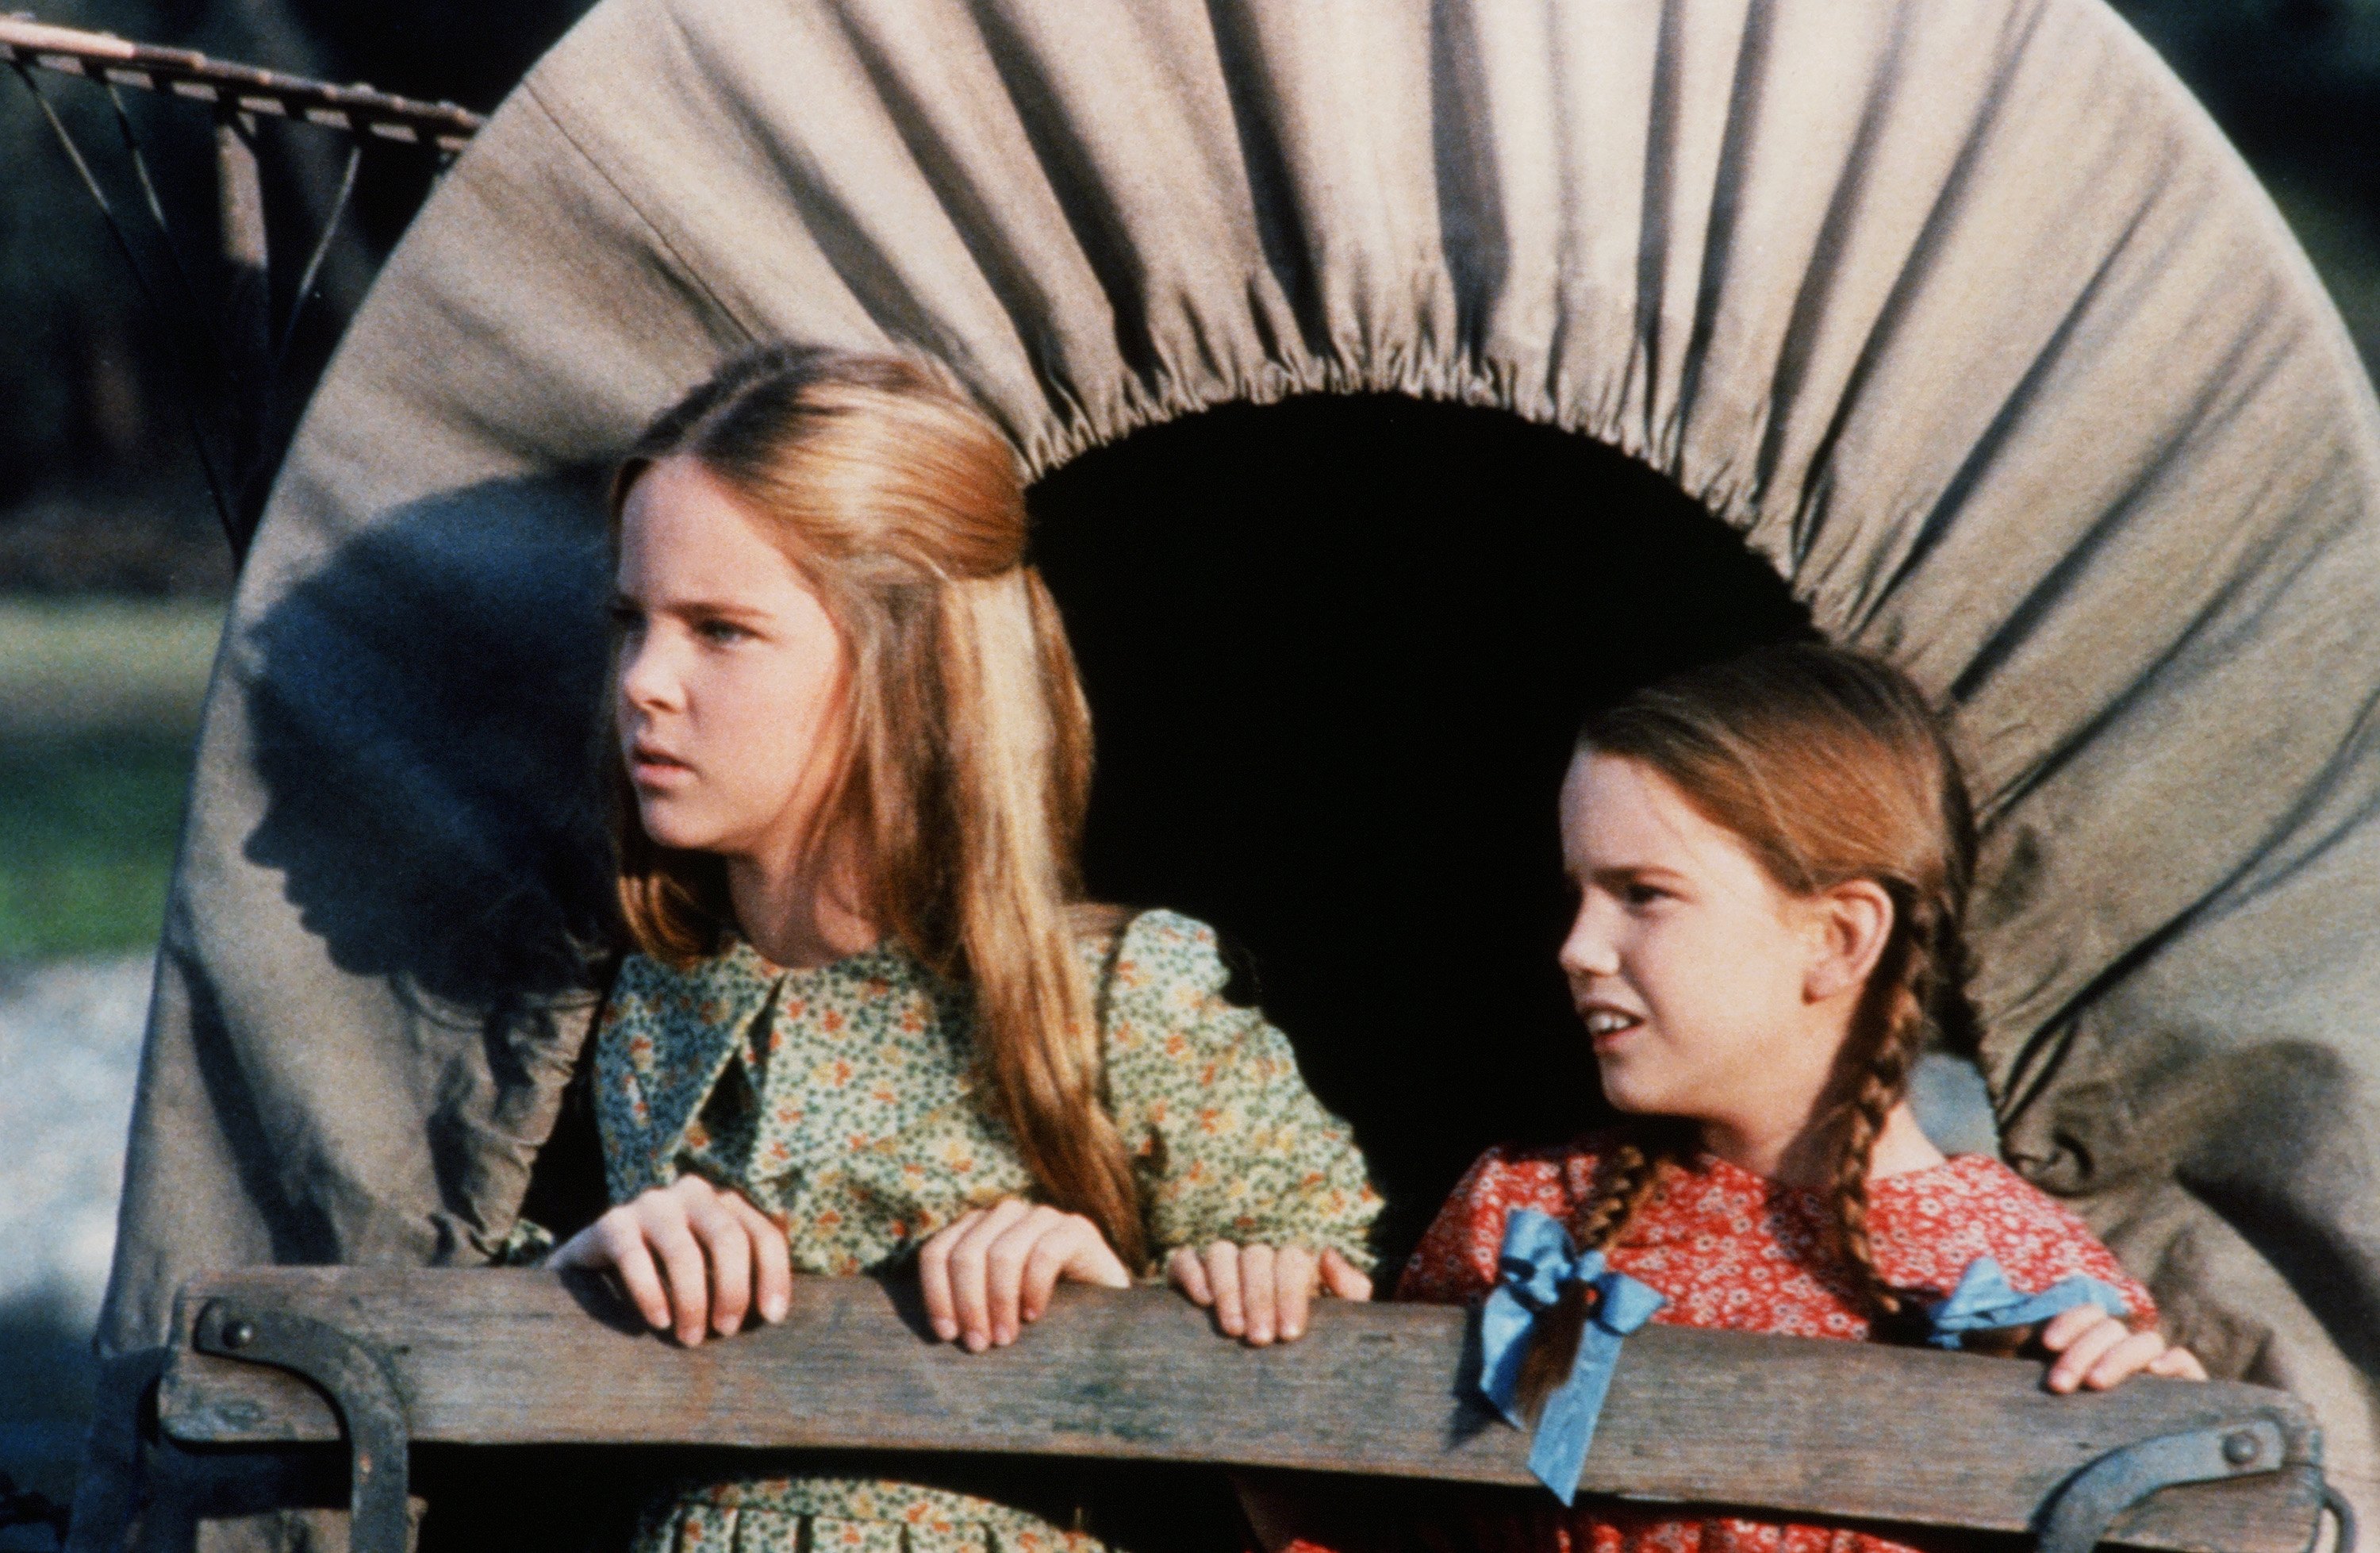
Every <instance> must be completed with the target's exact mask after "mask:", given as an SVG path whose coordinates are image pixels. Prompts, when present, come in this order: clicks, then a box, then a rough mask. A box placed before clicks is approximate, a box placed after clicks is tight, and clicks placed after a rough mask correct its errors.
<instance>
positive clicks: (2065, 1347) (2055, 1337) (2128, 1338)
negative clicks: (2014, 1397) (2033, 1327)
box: [2041, 1305, 2206, 1392]
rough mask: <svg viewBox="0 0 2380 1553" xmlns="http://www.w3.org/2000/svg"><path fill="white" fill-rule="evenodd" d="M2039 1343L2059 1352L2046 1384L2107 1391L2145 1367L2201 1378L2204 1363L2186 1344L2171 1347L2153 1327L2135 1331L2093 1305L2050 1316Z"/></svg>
mask: <svg viewBox="0 0 2380 1553" xmlns="http://www.w3.org/2000/svg"><path fill="white" fill-rule="evenodd" d="M2041 1346H2042V1347H2044V1348H2046V1349H2047V1350H2049V1351H2050V1352H2052V1353H2055V1354H2057V1355H2058V1363H2055V1364H2052V1365H2050V1366H2049V1381H2048V1385H2049V1388H2050V1389H2051V1390H2052V1391H2058V1392H2065V1391H2071V1390H2073V1389H2074V1388H2076V1387H2078V1386H2087V1387H2089V1388H2091V1389H2092V1390H2094V1391H2105V1390H2106V1389H2107V1388H2109V1387H2111V1386H2116V1385H2119V1384H2121V1383H2122V1382H2124V1381H2126V1380H2128V1379H2130V1378H2131V1377H2132V1376H2135V1375H2138V1374H2140V1373H2141V1372H2142V1371H2143V1370H2145V1371H2147V1372H2148V1373H2149V1374H2151V1375H2154V1376H2167V1377H2168V1378H2169V1379H2173V1380H2204V1379H2205V1378H2206V1366H2205V1365H2204V1364H2202V1363H2199V1362H2198V1355H2196V1354H2194V1353H2192V1352H2191V1351H2190V1350H2188V1349H2186V1348H2175V1347H2173V1346H2171V1345H2170V1344H2168V1342H2167V1341H2166V1340H2165V1339H2164V1338H2163V1337H2161V1336H2159V1335H2158V1334H2157V1333H2155V1332H2135V1331H2133V1330H2132V1329H2131V1327H2127V1326H2125V1325H2124V1324H2123V1323H2122V1322H2120V1321H2119V1320H2117V1319H2116V1318H2115V1317H2114V1316H2112V1315H2108V1314H2107V1312H2106V1311H2103V1310H2101V1309H2100V1308H2099V1307H2098V1306H2096V1305H2077V1306H2075V1307H2074V1308H2073V1309H2072V1310H2066V1311H2060V1312H2058V1314H2057V1315H2054V1316H2052V1317H2050V1318H2049V1325H2047V1326H2046V1327H2043V1328H2042V1329H2041Z"/></svg>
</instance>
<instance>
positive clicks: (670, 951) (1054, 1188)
mask: <svg viewBox="0 0 2380 1553" xmlns="http://www.w3.org/2000/svg"><path fill="white" fill-rule="evenodd" d="M678 457H685V458H691V459H694V460H696V461H697V462H698V463H699V464H700V465H701V466H702V468H703V469H704V471H706V472H708V473H709V474H710V476H711V478H713V479H714V480H716V481H718V482H719V483H721V484H722V485H724V486H725V487H726V488H727V489H728V490H729V491H730V492H732V493H733V494H734V495H735V496H736V497H737V498H738V499H739V500H740V501H741V502H742V504H743V505H744V506H745V507H747V509H748V510H749V511H750V512H751V513H752V514H754V515H755V516H757V517H758V518H759V519H760V520H762V521H763V522H764V523H766V524H767V525H769V527H770V528H771V531H772V532H773V533H774V534H775V535H776V536H777V537H778V539H779V541H780V543H781V544H783V549H784V551H785V554H786V555H787V556H788V557H789V558H791V559H792V561H793V562H794V564H795V566H796V567H797V568H799V569H800V570H801V571H802V573H803V575H804V577H805V579H806V580H807V581H808V582H809V583H810V585H811V586H812V587H813V588H814V589H815V590H816V591H817V593H818V595H819V598H820V602H821V604H823V605H824V606H825V608H826V611H827V613H828V615H829V616H830V618H832V620H833V621H834V623H835V626H836V628H837V629H838V630H839V631H840V632H841V634H842V636H843V639H844V644H845V647H846V649H847V650H848V652H849V654H850V670H849V676H848V679H847V682H846V685H845V688H844V699H843V705H842V708H841V717H842V723H843V727H842V730H841V731H842V744H843V748H844V751H845V752H847V753H846V758H845V759H844V764H843V769H842V771H841V772H840V774H839V775H838V777H837V779H836V781H835V782H834V784H833V786H832V789H831V791H830V792H829V794H828V797H827V799H826V801H825V802H824V804H823V805H822V806H821V813H820V821H819V823H818V824H817V825H816V826H815V827H814V830H813V836H814V838H818V837H823V836H825V835H828V834H832V833H836V832H842V833H844V834H849V835H852V836H854V837H856V838H857V839H858V840H860V841H861V842H862V843H863V844H864V845H865V848H866V853H865V855H866V856H867V857H868V860H869V862H870V863H871V864H872V875H871V877H870V878H869V880H868V887H869V895H868V901H867V904H868V908H869V909H870V911H871V912H872V914H873V916H874V920H875V921H876V923H878V925H880V927H882V928H883V929H884V930H885V931H886V932H887V933H889V934H891V935H892V936H893V937H895V938H897V939H898V940H899V941H900V942H901V943H902V944H904V945H905V946H906V947H907V948H908V949H909V950H910V951H911V952H912V953H914V954H915V955H916V956H917V959H918V960H920V961H921V962H922V963H923V964H924V965H926V966H927V967H928V968H929V970H931V971H933V972H935V973H936V974H938V975H941V976H943V977H945V978H948V979H950V980H952V981H953V982H957V983H960V984H965V985H966V986H967V987H968V988H970V989H971V991H972V993H973V997H974V1003H975V1032H976V1034H975V1039H976V1046H977V1060H978V1062H979V1064H980V1067H981V1070H982V1075H983V1078H984V1080H985V1086H984V1087H985V1094H986V1099H987V1108H988V1109H989V1110H990V1112H991V1114H992V1115H993V1116H994V1117H996V1118H997V1119H999V1120H1000V1121H1002V1123H1004V1124H1005V1125H1006V1126H1007V1127H1008V1129H1009V1130H1010V1131H1011V1132H1012V1133H1013V1134H1014V1138H1015V1141H1016V1144H1017V1148H1018V1151H1019V1153H1020V1154H1021V1155H1022V1156H1023V1157H1024V1160H1025V1163H1026V1167H1027V1168H1029V1169H1030V1170H1031V1171H1032V1173H1033V1177H1034V1179H1035V1180H1037V1181H1038V1182H1039V1184H1040V1185H1041V1187H1042V1188H1043V1190H1044V1191H1046V1192H1048V1193H1049V1195H1050V1198H1051V1200H1052V1201H1054V1202H1055V1203H1057V1204H1059V1205H1060V1206H1062V1207H1065V1208H1067V1209H1070V1210H1072V1211H1075V1212H1078V1213H1082V1214H1085V1215H1087V1216H1088V1217H1090V1218H1091V1219H1092V1220H1093V1221H1094V1222H1096V1223H1097V1224H1098V1225H1099V1228H1100V1229H1102V1230H1103V1231H1104V1232H1105V1233H1106V1235H1107V1238H1108V1241H1109V1242H1110V1243H1111V1245H1113V1246H1114V1247H1115V1249H1116V1251H1117V1253H1119V1254H1120V1255H1122V1256H1123V1257H1124V1259H1125V1260H1126V1261H1127V1262H1128V1263H1132V1264H1135V1265H1136V1264H1138V1263H1140V1262H1142V1261H1143V1260H1144V1259H1145V1256H1146V1245H1145V1237H1144V1235H1143V1232H1142V1228H1141V1220H1140V1213H1139V1207H1138V1197H1137V1193H1136V1192H1135V1188H1134V1182H1133V1175H1132V1168H1131V1165H1130V1162H1129V1160H1128V1159H1127V1157H1126V1156H1125V1153H1124V1148H1123V1140H1122V1139H1121V1137H1120V1136H1119V1135H1118V1133H1117V1131H1116V1128H1115V1123H1114V1121H1113V1120H1112V1119H1111V1118H1110V1117H1109V1115H1108V1113H1107V1110H1106V1108H1105V1107H1104V1105H1103V1104H1102V1099H1101V1094H1100V1090H1101V1068H1100V1060H1099V1034H1098V1031H1097V1029H1096V1026H1095V1022H1094V1011H1093V1008H1092V999H1091V995H1090V990H1089V987H1088V986H1087V979H1086V977H1085V974H1084V971H1083V966H1082V960H1081V957H1080V953H1079V951H1078V949H1077V948H1076V944H1075V934H1074V930H1073V927H1072V925H1071V908H1072V907H1073V906H1074V905H1075V901H1076V899H1077V898H1078V896H1079V894H1080V890H1081V886H1080V878H1079V870H1078V867H1077V862H1076V860H1077V855H1078V850H1079V846H1080V838H1081V833H1082V825H1083V815H1084V809H1085V805H1086V803H1087V800H1088V796H1089V790H1090V774H1091V732H1090V713H1089V708H1088V706H1087V703H1085V701H1084V699H1083V691H1082V685H1081V681H1080V680H1079V679H1078V678H1077V677H1076V674H1075V658H1074V654H1073V652H1072V650H1071V649H1070V648H1069V647H1068V645H1067V642H1066V635H1065V630H1064V627H1063V625H1062V623H1061V621H1060V619H1059V616H1058V610H1057V606H1056V605H1055V604H1053V603H1052V602H1051V600H1050V594H1049V593H1048V591H1047V590H1046V589H1045V588H1044V587H1043V585H1042V582H1041V579H1040V576H1039V574H1038V572H1037V571H1036V570H1035V569H1033V568H1032V567H1031V566H1028V565H1026V564H1025V542H1026V511H1025V494H1024V487H1023V484H1022V483H1021V480H1020V477H1019V474H1018V471H1017V466H1016V459H1015V455H1014V451H1013V450H1012V449H1011V447H1010V446H1009V444H1008V442H1007V440H1006V439H1005V438H1004V437H1003V436H1002V434H1001V433H1000V431H999V429H998V428H997V427H996V426H994V425H993V424H992V423H991V422H990V420H988V419H987V418H986V417H985V416H984V415H983V413H982V412H981V411H980V410H977V408H976V407H975V406H974V405H973V404H972V403H970V402H969V401H968V400H967V399H966V398H965V397H964V395H963V394H962V393H961V392H960V390H959V389H958V388H957V387H955V386H954V385H952V384H951V383H949V382H947V381H946V380H945V379H944V378H943V377H942V376H941V374H940V373H937V372H935V371H933V370H931V369H929V368H928V367H926V366H923V365H921V364H919V363H917V362H915V361H908V360H905V359H903V358H898V357H889V356H858V355H848V354H843V353H839V352H832V351H825V350H817V349H801V348H795V347H790V346H768V347H761V348H756V349H750V350H747V351H745V352H744V353H742V354H740V355H738V356H736V357H735V358H734V359H732V360H730V361H728V362H727V363H726V364H725V365H723V366H722V367H721V368H720V369H719V371H718V372H717V373H715V374H714V375H713V376H712V377H711V378H710V381H708V382H706V383H704V384H703V385H701V386H699V387H698V388H696V389H695V390H694V391H693V392H692V393H690V394H688V395H687V396H686V398H685V399H684V400H682V401H681V402H680V403H678V404H677V405H676V406H675V407H674V408H673V409H671V410H669V411H668V412H667V413H665V414H663V415H662V417H661V418H660V419H659V420H658V421H656V422H654V423H653V425H652V427H651V429H650V431H648V432H647V433H646V434H645V435H644V436H643V437H642V438H641V439H640V440H639V441H638V442H637V446H636V447H635V448H634V449H633V450H632V451H631V452H630V453H629V455H628V457H627V458H626V459H625V460H624V461H623V462H622V464H621V466H620V470H619V472H618V474H617V475H616V476H615V477H614V478H613V484H612V502H611V506H612V521H613V534H614V538H615V541H616V537H617V534H618V529H619V520H620V513H621V511H622V508H623V507H624V506H625V503H626V500H627V496H628V493H629V491H630V490H631V488H633V487H634V485H635V484H636V482H637V479H638V477H639V476H641V475H642V474H643V473H644V472H645V471H647V470H649V469H650V468H651V467H652V466H653V465H654V464H655V463H657V462H659V461H660V460H662V459H669V458H678ZM613 792H614V801H613V836H614V839H615V842H616V844H617V848H618V857H619V899H620V907H621V911H622V914H623V916H624V918H625V923H626V926H627V930H628V934H629V935H630V937H631V938H632V939H633V941H634V942H635V944H636V946H637V948H639V949H642V950H643V951H644V952H646V953H648V954H650V955H653V956H655V957H656V958H659V959H662V960H668V961H671V962H674V963H680V964H683V963H685V962H686V961H687V960H692V959H694V958H696V957H698V956H700V955H704V954H709V953H712V952H715V951H716V950H717V949H718V948H719V947H720V944H721V942H722V935H724V933H725V932H726V931H727V929H728V927H729V925H730V923H731V921H732V916H733V912H732V911H731V910H730V908H729V906H728V903H727V900H726V892H725V885H724V874H723V870H722V867H721V864H720V862H719V860H718V859H716V858H714V857H710V856H708V855H705V854H698V853H688V852H682V851H675V850H670V849H667V848H663V847H661V846H658V845H656V844H655V843H654V842H653V841H652V839H651V838H650V837H648V836H647V835H646V834H645V831H644V827H643V825H640V824H639V823H638V821H637V812H636V806H635V803H634V801H633V800H632V797H631V795H630V792H629V789H628V787H627V783H626V776H625V771H624V770H623V769H621V767H620V765H619V762H618V761H617V759H616V758H615V759H614V760H613Z"/></svg>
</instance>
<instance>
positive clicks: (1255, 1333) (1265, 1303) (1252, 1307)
mask: <svg viewBox="0 0 2380 1553" xmlns="http://www.w3.org/2000/svg"><path fill="white" fill-rule="evenodd" d="M1240 1303H1241V1305H1242V1307H1243V1308H1244V1309H1245V1310H1246V1312H1247V1315H1248V1335H1247V1342H1248V1344H1249V1346H1250V1347H1252V1348H1262V1347H1264V1346H1265V1345H1266V1344H1267V1343H1269V1342H1270V1341H1272V1339H1273V1332H1274V1330H1275V1327H1276V1324H1277V1323H1278V1321H1279V1319H1280V1315H1281V1312H1280V1296H1279V1292H1278V1290H1276V1289H1275V1288H1274V1286H1273V1252H1272V1247H1270V1246H1269V1245H1250V1246H1242V1247H1241V1248H1240Z"/></svg>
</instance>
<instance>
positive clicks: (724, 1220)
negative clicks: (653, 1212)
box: [686, 1198, 752, 1338]
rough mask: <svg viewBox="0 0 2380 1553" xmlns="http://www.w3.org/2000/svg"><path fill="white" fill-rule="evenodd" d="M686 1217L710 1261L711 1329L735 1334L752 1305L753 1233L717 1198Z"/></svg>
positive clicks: (725, 1335) (727, 1335)
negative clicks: (748, 1233) (746, 1230)
mask: <svg viewBox="0 0 2380 1553" xmlns="http://www.w3.org/2000/svg"><path fill="white" fill-rule="evenodd" d="M686 1228H687V1229H690V1230H692V1231H693V1233H694V1238H695V1240H696V1241H698V1242H699V1243H700V1244H701V1246H702V1254H703V1259H704V1260H705V1261H706V1262H708V1263H709V1264H710V1329H711V1330H712V1331H714V1332H716V1333H718V1334H719V1335H720V1336H721V1337H722V1338H724V1337H729V1336H732V1335H733V1334H734V1333H735V1332H736V1331H737V1330H738V1329H740V1328H741V1327H743V1325H744V1313H745V1312H746V1311H747V1310H749V1309H750V1308H751V1307H752V1237H751V1236H749V1235H747V1234H746V1233H745V1232H744V1224H743V1221H742V1220H740V1219H738V1218H737V1217H735V1214H734V1213H732V1212H730V1211H729V1210H728V1209H727V1207H726V1206H725V1205H724V1204H721V1203H720V1202H719V1201H718V1200H717V1199H715V1198H714V1199H712V1200H711V1201H710V1202H709V1203H705V1204H700V1205H699V1206H698V1207H696V1208H694V1209H693V1210H692V1211H690V1212H689V1213H688V1214H687V1215H686Z"/></svg>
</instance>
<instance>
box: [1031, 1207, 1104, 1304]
mask: <svg viewBox="0 0 2380 1553" xmlns="http://www.w3.org/2000/svg"><path fill="white" fill-rule="evenodd" d="M1088 1228H1089V1226H1087V1225H1086V1224H1085V1223H1084V1222H1083V1221H1082V1220H1080V1219H1077V1218H1075V1217H1072V1216H1070V1215H1069V1216H1062V1217H1061V1219H1060V1221H1059V1222H1058V1223H1057V1224H1054V1225H1051V1226H1050V1228H1049V1229H1046V1230H1044V1231H1043V1232H1042V1233H1040V1234H1038V1235H1037V1236H1035V1237H1034V1240H1033V1245H1032V1248H1031V1249H1030V1250H1029V1251H1027V1252H1026V1253H1025V1268H1024V1272H1023V1274H1022V1276H1021V1278H1020V1279H1019V1284H1018V1288H1017V1291H1016V1315H1017V1318H1018V1319H1019V1320H1021V1321H1038V1320H1040V1319H1041V1313H1042V1312H1043V1311H1046V1310H1048V1309H1049V1308H1050V1295H1051V1294H1052V1293H1054V1292H1055V1291H1056V1290H1057V1288H1058V1279H1059V1278H1060V1277H1061V1276H1062V1275H1063V1274H1066V1273H1070V1272H1073V1271H1074V1268H1075V1263H1076V1261H1077V1260H1079V1259H1080V1258H1081V1257H1082V1254H1083V1252H1084V1250H1085V1247H1084V1246H1083V1244H1082V1241H1083V1239H1084V1236H1083V1231H1084V1230H1085V1229H1088Z"/></svg>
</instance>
